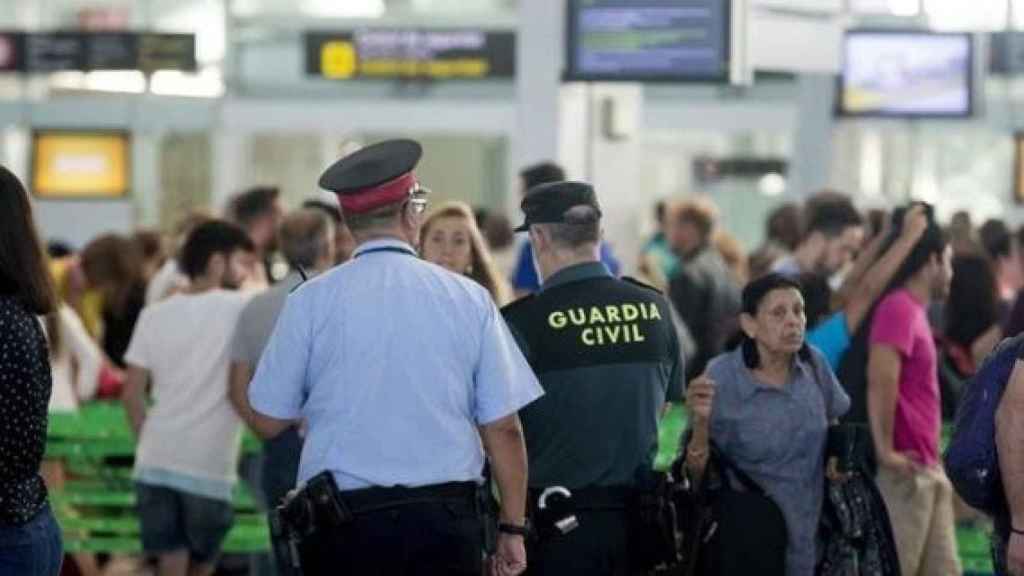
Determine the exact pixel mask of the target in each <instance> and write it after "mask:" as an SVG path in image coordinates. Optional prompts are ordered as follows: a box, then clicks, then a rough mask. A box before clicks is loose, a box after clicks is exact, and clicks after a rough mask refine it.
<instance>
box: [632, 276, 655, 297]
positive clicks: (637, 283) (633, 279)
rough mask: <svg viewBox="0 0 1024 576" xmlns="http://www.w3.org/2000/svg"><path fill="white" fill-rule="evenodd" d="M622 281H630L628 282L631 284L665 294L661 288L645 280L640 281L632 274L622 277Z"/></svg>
mask: <svg viewBox="0 0 1024 576" xmlns="http://www.w3.org/2000/svg"><path fill="white" fill-rule="evenodd" d="M622 281H623V282H628V283H630V284H632V285H634V286H639V287H640V288H643V289H645V290H650V291H651V292H654V293H655V294H658V295H663V293H662V291H661V290H659V289H657V288H655V287H654V286H651V285H650V284H646V283H644V282H641V281H639V280H637V279H636V278H633V277H631V276H623V277H622Z"/></svg>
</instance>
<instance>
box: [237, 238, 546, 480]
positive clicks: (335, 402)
mask: <svg viewBox="0 0 1024 576" xmlns="http://www.w3.org/2000/svg"><path fill="white" fill-rule="evenodd" d="M415 254H416V253H415V252H414V251H413V249H412V248H411V247H409V245H407V244H405V243H403V242H400V241H398V240H379V241H374V242H368V243H366V244H364V245H363V246H361V247H360V248H359V249H358V250H356V252H355V255H354V260H353V261H352V262H349V263H347V264H345V265H343V266H340V267H338V268H336V269H335V270H333V271H331V272H328V273H326V274H323V275H321V276H319V277H317V278H316V279H315V280H312V281H310V282H308V283H306V284H305V285H303V286H302V287H300V288H299V289H298V290H297V291H296V292H295V293H293V294H292V295H291V296H289V297H288V300H287V302H286V304H285V307H284V311H283V312H282V313H281V316H280V318H279V319H278V322H277V325H276V327H275V328H274V333H273V335H272V336H271V338H270V342H269V343H268V344H267V348H266V350H265V351H264V353H263V356H262V357H261V359H260V363H259V367H258V368H257V370H256V375H255V377H254V379H253V381H252V385H251V386H250V388H249V400H250V402H251V403H252V406H253V408H254V409H255V410H256V411H257V412H260V413H262V414H265V415H267V416H270V417H272V418H277V419H281V420H294V419H300V418H302V419H305V420H306V421H307V423H308V432H307V436H306V439H305V444H304V446H303V449H302V460H301V464H300V466H299V478H298V480H299V482H300V483H301V482H305V481H306V480H308V479H309V478H311V477H313V476H315V475H317V474H319V473H320V472H322V471H324V470H330V471H331V472H332V473H333V474H334V477H335V479H336V480H337V483H338V487H339V488H341V489H342V490H354V489H359V488H366V487H370V486H398V485H400V486H409V487H416V486H425V485H431V484H441V483H445V482H465V481H480V480H481V472H482V471H483V467H484V452H483V447H482V445H481V442H480V435H479V432H478V430H477V426H478V425H484V424H490V423H492V422H495V421H496V420H499V419H501V418H504V417H505V416H508V415H510V414H513V413H515V412H517V411H518V410H519V409H520V408H522V407H523V406H526V405H527V404H529V403H530V402H533V401H534V400H536V399H537V398H539V397H540V396H541V395H542V394H543V391H542V389H541V387H540V384H539V383H538V382H537V378H536V377H535V376H534V374H533V371H532V370H531V369H530V367H529V365H528V364H527V362H526V359H525V358H524V357H523V355H522V353H521V352H520V351H519V348H518V346H517V345H516V342H515V340H514V339H513V337H512V335H511V333H510V332H509V330H508V327H507V326H506V325H505V322H504V320H503V319H502V316H501V314H500V313H499V312H498V309H497V307H496V306H495V304H494V302H493V301H492V300H491V297H490V295H489V294H488V292H487V291H486V290H485V289H484V288H483V287H481V286H479V285H478V284H476V283H475V282H473V281H472V280H470V279H468V278H464V277H462V276H457V275H455V274H452V273H450V272H448V271H446V270H444V269H442V268H440V267H438V266H435V265H433V264H430V263H428V262H424V261H422V260H420V259H419V258H417V257H416V255H415Z"/></svg>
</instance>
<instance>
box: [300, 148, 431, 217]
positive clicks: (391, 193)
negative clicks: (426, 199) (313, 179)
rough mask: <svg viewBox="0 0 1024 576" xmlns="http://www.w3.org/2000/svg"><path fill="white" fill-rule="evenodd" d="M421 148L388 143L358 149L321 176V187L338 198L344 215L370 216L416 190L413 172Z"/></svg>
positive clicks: (403, 199) (420, 153)
mask: <svg viewBox="0 0 1024 576" xmlns="http://www.w3.org/2000/svg"><path fill="white" fill-rule="evenodd" d="M422 156H423V147H422V146H420V144H419V143H418V142H415V141H413V140H387V141H385V142H380V143H377V144H373V145H371V146H367V147H365V148H361V149H360V150H358V151H356V152H354V153H352V154H349V155H348V156H345V157H344V158H342V159H341V160H338V161H337V162H335V163H334V164H333V165H332V166H331V167H330V168H328V169H327V170H326V171H325V172H324V173H323V175H322V176H320V187H321V188H323V189H324V190H330V191H331V192H334V193H335V194H337V195H338V201H339V202H340V203H341V208H342V210H343V211H344V212H346V213H357V214H358V213H361V212H369V211H371V210H375V209H377V208H381V207H384V206H388V205H390V204H397V203H398V202H403V201H405V200H407V199H408V198H409V197H410V195H411V194H412V192H413V191H414V190H415V189H416V188H417V186H418V184H417V181H416V175H415V174H413V170H414V169H415V168H416V165H417V164H418V163H419V161H420V158H421V157H422Z"/></svg>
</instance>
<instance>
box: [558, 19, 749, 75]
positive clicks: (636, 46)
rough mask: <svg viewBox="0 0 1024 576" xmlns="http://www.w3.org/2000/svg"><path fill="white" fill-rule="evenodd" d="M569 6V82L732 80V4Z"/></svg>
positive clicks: (567, 67) (567, 52)
mask: <svg viewBox="0 0 1024 576" xmlns="http://www.w3.org/2000/svg"><path fill="white" fill-rule="evenodd" d="M568 6H569V11H568V15H567V20H568V34H567V43H566V47H567V49H566V63H567V66H566V73H565V77H566V79H567V80H579V81H604V82H608V81H612V82H614V81H623V82H723V83H724V82H727V81H728V80H729V64H730V63H729V54H730V38H729V30H730V2H729V0H569V4H568Z"/></svg>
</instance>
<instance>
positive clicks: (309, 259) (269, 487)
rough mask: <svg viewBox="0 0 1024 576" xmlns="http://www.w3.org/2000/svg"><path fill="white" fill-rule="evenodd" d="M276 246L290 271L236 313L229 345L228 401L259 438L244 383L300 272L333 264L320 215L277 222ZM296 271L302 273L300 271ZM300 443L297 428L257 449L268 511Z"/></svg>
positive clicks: (288, 485)
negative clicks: (277, 242)
mask: <svg viewBox="0 0 1024 576" xmlns="http://www.w3.org/2000/svg"><path fill="white" fill-rule="evenodd" d="M278 235H279V245H280V248H281V251H282V253H283V254H284V257H285V259H286V260H287V261H288V264H289V265H290V266H291V268H292V272H291V273H290V274H289V275H288V276H287V277H286V278H284V279H283V280H282V281H280V282H278V283H277V284H275V285H274V286H273V287H272V288H270V289H269V290H267V291H266V292H264V293H262V294H260V295H258V296H256V297H254V298H253V299H252V300H251V301H250V302H249V304H248V305H247V306H246V307H245V309H244V310H242V314H241V316H240V317H239V320H238V328H237V329H236V331H235V337H234V340H233V342H232V346H231V389H230V393H229V397H230V398H231V402H232V404H233V405H234V406H235V409H236V410H237V411H238V413H239V415H241V417H242V419H243V420H245V423H246V424H247V425H248V426H249V428H250V429H251V430H252V431H253V432H255V433H256V434H257V435H259V436H260V437H266V436H267V434H265V433H264V431H263V430H261V427H260V421H259V420H258V419H257V418H254V417H253V410H252V406H250V404H249V382H250V380H252V375H253V373H254V372H255V370H256V366H257V365H258V364H259V361H260V356H261V355H262V354H263V349H264V348H265V347H266V345H267V341H268V340H270V335H271V334H272V333H273V331H274V325H275V324H276V323H277V317H278V316H279V315H280V313H281V310H282V309H284V304H285V300H287V298H288V294H290V293H291V291H292V290H294V289H295V288H296V287H297V286H298V285H299V284H301V283H302V281H303V279H302V273H305V274H308V275H313V274H317V273H320V272H323V271H324V270H327V269H328V268H330V267H331V266H332V265H333V264H334V224H333V222H331V221H330V219H329V218H328V216H327V215H326V214H323V213H322V212H320V211H317V210H312V209H303V210H299V211H297V212H294V213H292V214H290V215H288V216H287V217H286V218H285V219H284V221H283V222H282V223H281V228H280V231H279V234H278ZM300 271H302V272H300ZM301 453H302V440H301V438H300V437H299V432H298V429H297V427H292V428H291V429H289V430H287V431H286V432H284V433H282V434H280V435H279V436H276V437H274V438H272V439H270V440H267V441H266V443H265V444H264V446H263V466H262V471H261V482H260V484H261V486H262V488H263V493H264V495H265V496H266V500H267V502H266V503H267V505H268V506H269V507H273V506H276V505H277V504H278V502H280V501H281V499H282V498H284V496H285V495H286V494H287V493H288V491H289V490H291V489H292V488H294V487H295V478H296V476H297V475H298V469H299V456H300V455H301Z"/></svg>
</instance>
